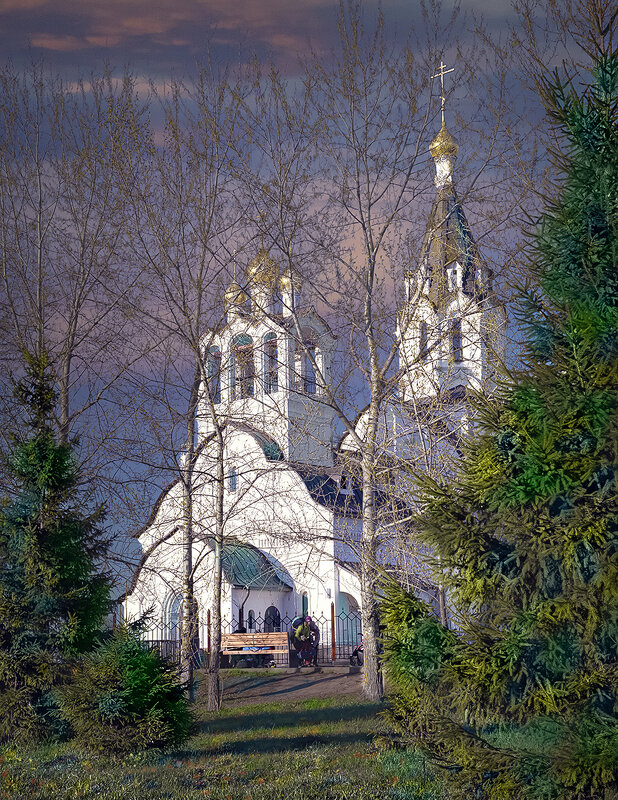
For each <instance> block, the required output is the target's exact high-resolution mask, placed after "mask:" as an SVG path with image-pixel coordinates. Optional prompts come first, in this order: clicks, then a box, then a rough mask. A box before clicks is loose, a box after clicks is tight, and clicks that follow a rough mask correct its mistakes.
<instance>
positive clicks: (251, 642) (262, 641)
mask: <svg viewBox="0 0 618 800" xmlns="http://www.w3.org/2000/svg"><path fill="white" fill-rule="evenodd" d="M221 653H222V655H224V656H244V655H247V656H250V655H254V654H256V655H270V654H273V653H285V654H286V656H288V664H289V655H290V645H289V642H288V635H287V633H285V632H282V633H224V634H223V636H222V637H221Z"/></svg>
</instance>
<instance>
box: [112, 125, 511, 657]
mask: <svg viewBox="0 0 618 800" xmlns="http://www.w3.org/2000/svg"><path fill="white" fill-rule="evenodd" d="M430 151H431V155H432V157H433V160H434V163H435V168H436V175H435V185H436V198H435V201H434V204H433V207H432V210H431V213H430V216H429V222H428V225H427V230H426V234H425V238H424V242H423V248H422V252H421V258H420V263H419V264H418V268H417V270H416V271H415V272H414V273H411V274H408V275H407V276H406V278H405V287H404V289H405V296H406V300H407V302H406V303H405V304H404V308H403V310H402V312H401V313H400V315H399V321H398V331H397V334H398V336H399V339H400V347H399V384H398V385H399V391H398V397H396V398H394V399H393V400H392V402H390V403H389V404H388V406H387V407H386V409H385V411H384V414H383V415H382V419H383V429H382V431H381V435H382V441H383V443H384V456H385V457H387V456H389V455H391V456H396V457H397V458H401V459H405V458H416V459H417V460H418V459H420V460H423V459H424V463H425V465H426V468H428V469H436V470H440V469H442V463H441V462H442V461H443V460H444V459H449V458H454V457H455V458H456V457H457V452H458V447H457V442H458V440H459V437H460V436H461V434H462V433H465V432H466V431H467V430H468V429H469V426H470V424H471V423H470V419H469V412H468V405H467V402H466V390H467V389H469V388H473V389H475V390H483V391H484V390H491V384H492V378H493V374H494V370H495V366H496V362H497V361H498V360H500V359H502V358H503V354H504V326H505V311H504V307H503V305H502V304H501V303H500V302H499V301H498V300H497V298H496V296H495V295H494V292H493V288H492V284H491V278H492V276H491V272H490V270H489V269H488V268H487V267H486V266H485V265H484V264H483V263H482V261H481V258H480V255H479V252H478V248H477V246H476V244H475V242H474V239H473V237H472V235H471V232H470V229H469V226H468V223H467V221H466V217H465V214H464V211H463V208H462V205H461V203H460V201H459V199H458V197H457V194H456V191H455V187H454V184H453V166H454V162H455V157H456V155H457V144H456V142H455V141H454V139H453V138H452V137H451V136H450V134H449V133H448V131H447V130H446V127H445V126H444V124H443V126H442V128H441V130H440V132H439V134H438V135H437V137H436V138H435V139H434V141H433V142H432V144H431V147H430ZM244 285H245V287H246V289H247V291H245V290H244V289H243V288H241V286H240V285H239V284H238V283H237V282H236V280H234V282H233V283H232V284H231V285H230V286H229V288H228V289H227V291H226V292H225V297H224V303H225V311H226V323H225V325H224V326H223V327H222V328H221V329H220V330H217V331H216V332H213V331H209V332H206V333H205V335H204V338H203V346H204V358H205V361H206V363H207V367H208V375H209V392H203V399H202V408H201V409H200V413H199V425H198V431H197V440H198V455H197V458H196V462H195V469H194V478H193V494H192V509H193V520H194V549H193V554H192V555H193V565H194V574H195V580H194V584H195V586H194V592H195V600H196V603H197V609H198V618H199V625H200V639H201V640H202V641H201V643H200V646H202V647H205V646H207V642H206V639H207V635H208V634H207V627H208V620H209V618H210V615H209V609H210V608H211V607H212V602H213V598H212V596H211V575H212V568H213V548H212V536H213V532H214V524H215V500H216V493H215V485H216V484H215V478H214V476H215V474H216V469H217V463H218V456H219V453H220V450H219V446H218V445H217V437H216V436H215V428H214V425H213V418H212V408H214V409H216V418H217V420H218V423H219V424H220V425H221V430H222V434H223V441H224V448H223V454H222V458H223V471H224V476H225V493H224V509H223V511H224V530H225V539H224V546H223V556H222V562H223V587H222V615H223V618H224V620H226V621H227V624H228V625H229V626H231V629H234V628H235V627H237V626H241V625H242V626H244V627H246V628H247V629H248V630H253V629H257V628H259V627H262V628H263V629H264V630H277V629H279V628H280V627H283V620H286V619H287V620H290V619H292V618H293V617H294V616H295V615H297V614H298V613H307V612H308V613H311V614H312V615H314V616H315V617H319V618H323V619H330V618H331V616H332V615H333V614H335V615H337V616H338V617H341V616H344V617H345V616H346V615H350V614H354V613H355V612H357V611H358V609H359V607H360V602H361V599H360V586H359V579H358V575H357V569H356V566H357V563H358V558H357V555H356V553H355V547H354V544H355V542H357V541H358V540H359V536H360V529H361V519H360V511H361V505H362V497H361V494H360V491H359V489H358V488H357V486H355V485H354V482H353V480H351V479H350V476H349V475H348V474H347V472H346V470H345V464H346V458H348V459H349V458H350V457H351V456H353V453H351V450H353V447H352V445H351V437H349V436H347V437H344V438H343V440H342V441H341V442H340V443H339V444H338V445H336V444H335V440H334V431H335V412H334V411H333V409H332V408H331V407H330V406H329V405H328V404H326V403H325V402H324V399H325V394H324V392H325V386H326V385H328V383H329V382H330V380H331V369H332V359H333V352H334V348H335V340H334V337H333V335H332V333H331V331H330V330H329V327H328V325H327V324H326V322H325V321H324V320H323V319H322V318H321V317H320V316H319V315H318V314H317V313H316V312H315V311H314V310H313V309H311V308H305V307H303V304H302V302H300V301H299V298H300V292H301V288H302V287H301V285H300V282H299V280H298V279H297V278H296V277H294V276H291V275H289V274H288V275H285V274H282V273H281V272H280V271H279V270H278V268H277V265H276V264H275V262H274V261H273V259H272V258H271V257H270V255H269V254H268V252H267V251H266V250H265V249H264V248H263V247H262V248H260V250H259V252H258V253H257V255H256V256H255V258H254V259H253V260H252V261H251V262H250V263H249V264H248V266H247V268H246V269H245V274H244ZM207 394H209V395H210V397H211V398H212V400H213V401H214V405H213V406H212V407H211V406H209V404H208V403H207V402H206V399H205V397H206V395H207ZM209 409H210V410H209ZM362 425H363V415H362V414H361V415H360V418H359V421H358V426H359V429H361V435H362ZM428 454H429V455H428ZM421 457H422V458H421ZM403 485H404V486H405V481H404V482H403ZM378 502H379V503H382V505H383V508H384V514H385V515H387V514H390V517H389V519H390V522H391V524H392V523H393V512H392V508H393V504H392V503H390V501H389V498H388V497H387V496H386V493H385V492H384V491H381V492H378ZM399 507H401V499H400V500H399ZM388 509H390V511H389V510H388ZM183 511H184V508H183V493H182V486H181V483H180V481H176V482H174V483H172V484H171V485H170V486H168V487H167V488H166V489H165V490H164V491H163V493H162V494H161V496H160V497H159V499H158V501H157V503H156V504H155V507H154V509H153V511H152V514H151V516H150V519H149V520H148V522H147V523H146V525H145V526H144V527H143V528H142V530H141V531H139V532H138V533H137V534H136V537H137V539H138V541H139V544H140V546H141V548H142V552H143V553H145V554H149V555H148V558H146V559H144V563H143V565H142V568H141V570H140V572H139V574H138V575H137V576H136V579H135V580H134V583H133V586H132V590H131V593H130V594H129V595H128V596H127V597H126V598H125V601H124V616H125V617H127V618H129V619H131V618H136V617H138V616H140V615H141V614H142V613H144V612H145V611H146V610H151V611H152V614H153V617H152V620H153V622H152V624H154V625H155V626H156V628H157V632H156V634H155V636H156V638H160V639H167V638H170V637H173V636H174V635H175V633H174V632H175V631H177V629H178V620H179V614H180V608H181V587H182V571H183V536H182V520H183ZM404 538H405V537H404ZM404 555H405V554H404ZM399 560H400V561H401V559H399ZM404 560H405V559H404ZM408 569H409V570H410V572H411V573H416V574H415V575H412V576H411V577H412V579H413V580H412V583H413V585H415V586H416V588H417V590H418V591H420V592H422V593H423V594H424V595H425V596H426V597H427V598H428V599H430V600H432V599H433V598H434V597H435V594H436V587H435V586H434V585H432V582H431V580H430V578H429V577H428V574H427V573H426V571H424V570H423V568H422V565H421V564H419V563H418V561H415V560H414V559H410V561H409V564H408Z"/></svg>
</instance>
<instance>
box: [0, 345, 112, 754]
mask: <svg viewBox="0 0 618 800" xmlns="http://www.w3.org/2000/svg"><path fill="white" fill-rule="evenodd" d="M16 396H17V398H18V399H19V400H20V401H21V403H22V405H23V407H24V414H25V416H26V418H27V421H26V425H25V428H26V431H27V435H26V437H25V438H24V439H23V440H21V441H20V440H19V439H18V437H17V435H15V437H14V440H15V446H14V449H13V452H12V453H11V455H10V458H9V469H10V471H11V473H12V476H13V478H14V482H15V486H16V491H15V494H14V497H13V498H12V499H8V498H7V499H6V500H4V502H3V505H2V510H1V512H0V741H7V740H15V739H23V740H40V739H44V738H47V737H49V736H62V735H65V734H66V732H67V727H66V723H65V722H64V721H63V720H62V718H61V717H60V715H59V713H58V708H57V704H56V702H55V700H54V691H53V690H54V688H55V687H56V686H58V685H60V684H62V683H63V682H64V681H66V680H67V677H68V674H69V671H70V664H71V660H72V659H73V658H74V657H75V656H77V655H78V654H79V653H82V652H85V651H87V650H88V649H89V648H91V647H92V645H93V643H94V641H95V640H96V637H97V636H98V632H99V630H100V627H101V623H102V620H103V618H104V616H105V614H106V612H107V610H108V607H109V580H108V578H107V577H106V576H105V575H102V574H101V573H100V572H99V571H98V570H97V568H96V564H97V560H98V559H99V558H100V556H101V555H102V554H103V552H104V548H105V542H104V541H103V539H102V536H101V533H100V531H99V528H98V525H99V523H100V520H101V516H102V515H101V511H100V510H96V511H95V512H94V513H92V514H89V515H88V514H84V513H83V511H82V509H80V506H79V499H78V492H77V489H76V484H77V473H76V468H75V459H74V456H73V452H72V448H71V446H70V445H66V444H59V443H58V442H57V441H56V439H55V437H54V434H53V432H52V426H51V418H52V413H53V409H54V404H55V399H56V397H55V392H54V388H53V382H52V380H51V378H50V376H49V372H48V367H47V361H46V358H45V357H44V356H41V357H40V358H33V357H28V373H27V378H26V379H25V380H24V382H23V383H20V384H19V385H18V386H17V388H16Z"/></svg>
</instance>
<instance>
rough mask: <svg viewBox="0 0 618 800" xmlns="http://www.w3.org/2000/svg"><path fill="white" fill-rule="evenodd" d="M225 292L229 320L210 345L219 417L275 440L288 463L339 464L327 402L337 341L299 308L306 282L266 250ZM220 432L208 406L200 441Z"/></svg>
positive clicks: (316, 318)
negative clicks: (334, 459)
mask: <svg viewBox="0 0 618 800" xmlns="http://www.w3.org/2000/svg"><path fill="white" fill-rule="evenodd" d="M240 283H242V284H244V285H243V286H241V285H240V284H239V283H238V282H237V281H236V278H234V280H233V282H232V283H231V284H230V286H229V287H228V288H227V290H226V291H225V294H224V305H225V311H226V315H227V322H226V323H225V325H224V326H222V328H221V329H220V330H217V331H210V332H208V333H207V334H206V335H205V336H204V337H203V341H204V342H205V343H206V342H207V343H208V345H206V344H205V345H204V348H205V351H206V350H207V351H208V352H204V357H205V359H206V364H207V375H208V380H209V387H208V392H207V391H204V392H203V397H207V395H208V393H210V396H211V397H212V398H213V399H214V400H215V402H214V403H213V407H214V409H215V413H216V415H217V418H218V419H219V420H220V421H221V422H224V423H225V424H231V425H234V426H239V427H242V426H244V427H246V428H251V429H252V430H253V431H255V432H258V433H259V432H261V433H263V434H264V435H266V436H267V437H269V439H271V440H273V441H274V442H276V443H277V444H278V446H279V448H280V452H281V456H282V458H284V459H285V460H289V461H294V462H298V463H302V464H312V465H316V466H317V465H319V466H330V465H332V446H331V444H332V437H333V422H334V412H333V410H332V409H331V408H330V407H329V406H328V405H327V404H326V402H325V392H324V389H325V387H326V386H327V385H328V382H329V381H330V370H331V359H332V353H333V350H334V345H335V341H334V338H333V335H332V333H331V332H330V329H329V328H328V326H327V324H326V323H325V322H324V320H323V319H322V318H321V317H320V316H319V315H318V314H317V313H316V312H315V311H314V310H313V309H311V308H304V307H301V306H300V303H299V299H300V290H301V281H300V278H299V277H298V276H297V275H296V273H295V272H293V271H290V270H288V271H281V270H280V269H279V267H278V265H277V264H276V263H275V261H274V260H273V259H272V257H271V256H270V254H269V253H268V251H267V250H266V249H265V248H264V247H263V246H262V247H260V249H259V250H258V252H257V254H256V256H255V257H254V258H253V259H252V260H251V261H250V262H249V264H248V265H247V266H246V268H245V270H244V279H241V280H240ZM212 430H213V424H212V410H211V409H210V405H209V404H208V403H207V402H205V401H204V402H203V403H202V412H201V414H200V424H199V431H198V434H199V437H200V438H203V437H205V436H208V435H209V434H210V433H211V432H212Z"/></svg>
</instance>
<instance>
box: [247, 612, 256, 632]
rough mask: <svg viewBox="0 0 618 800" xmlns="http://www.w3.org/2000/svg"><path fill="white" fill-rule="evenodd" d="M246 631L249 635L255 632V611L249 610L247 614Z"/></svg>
mask: <svg viewBox="0 0 618 800" xmlns="http://www.w3.org/2000/svg"><path fill="white" fill-rule="evenodd" d="M247 630H248V631H249V633H251V632H252V631H254V630H255V611H254V610H253V609H252V608H250V609H249V613H248V614H247Z"/></svg>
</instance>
